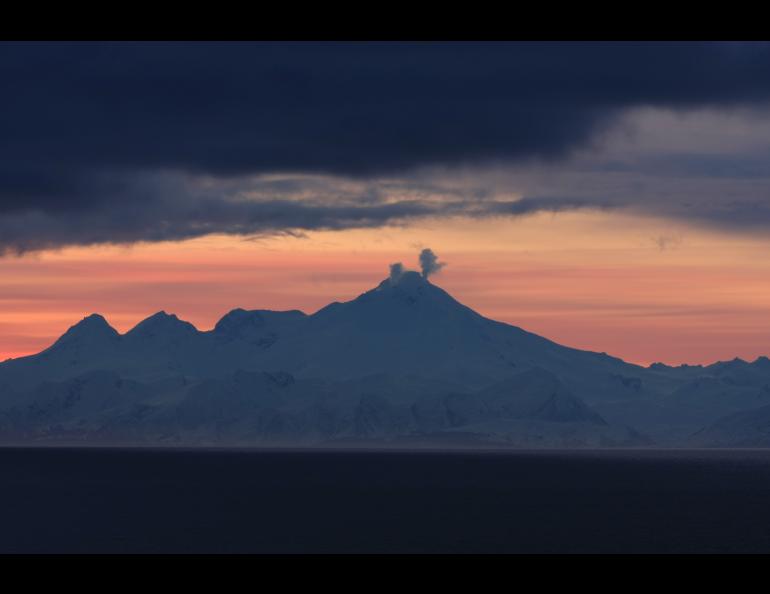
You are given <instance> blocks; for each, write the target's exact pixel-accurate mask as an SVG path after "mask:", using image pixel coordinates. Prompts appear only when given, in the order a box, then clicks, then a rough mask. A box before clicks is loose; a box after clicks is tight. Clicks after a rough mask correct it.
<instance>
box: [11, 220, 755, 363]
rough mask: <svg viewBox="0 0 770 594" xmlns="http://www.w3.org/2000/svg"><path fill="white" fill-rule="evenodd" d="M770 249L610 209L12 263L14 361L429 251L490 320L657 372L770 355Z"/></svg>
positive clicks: (373, 273)
mask: <svg viewBox="0 0 770 594" xmlns="http://www.w3.org/2000/svg"><path fill="white" fill-rule="evenodd" d="M768 243H770V241H768V240H766V239H761V238H751V237H746V236H741V237H736V236H730V235H719V234H716V233H706V232H703V231H697V230H694V229H690V228H688V227H685V226H678V227H672V223H670V222H664V221H658V220H654V219H644V218H639V217H631V216H628V217H622V216H619V215H617V214H609V213H568V214H560V215H556V216H554V215H550V214H541V215H536V216H531V217H526V218H521V219H498V220H491V221H490V220H485V221H469V220H467V219H465V220H460V219H456V220H449V221H447V220H442V221H429V222H424V223H421V224H414V225H410V226H409V227H404V228H395V227H391V228H385V229H379V230H361V231H344V232H319V233H310V234H308V235H307V236H305V237H301V238H294V237H278V238H270V239H261V240H256V241H247V240H244V239H241V238H229V237H208V238H204V239H199V240H194V241H188V242H183V243H174V244H154V245H141V246H134V247H130V248H116V247H104V246H102V247H93V248H73V249H67V250H64V251H61V252H47V253H40V254H34V255H28V256H24V257H22V258H15V257H7V258H4V259H0V360H3V359H5V358H7V357H16V356H20V355H24V354H29V353H34V352H37V351H39V350H41V349H43V348H45V347H46V346H48V345H50V344H51V343H52V342H53V341H54V340H55V339H56V338H57V337H58V336H59V335H60V334H62V333H63V332H64V331H66V329H67V328H68V327H69V326H71V325H72V324H74V323H76V322H77V321H79V320H80V319H81V318H82V317H84V316H85V315H87V314H90V313H92V312H99V313H101V314H103V315H104V316H105V317H107V319H108V320H109V321H110V323H111V324H112V325H113V326H114V327H115V328H117V329H118V330H119V331H121V332H125V331H126V330H128V329H130V328H131V327H132V326H133V325H134V324H136V323H137V322H139V321H140V320H142V319H143V318H145V317H147V316H148V315H150V314H152V313H154V312H156V311H158V310H161V309H164V310H166V311H168V312H169V313H176V314H177V315H179V317H181V318H183V319H186V320H188V321H190V322H192V323H193V324H195V325H196V326H197V327H198V328H200V329H210V328H211V327H212V326H213V325H214V324H215V323H216V321H217V319H219V317H221V316H222V315H223V314H224V313H226V312H227V311H229V310H230V309H232V308H235V307H244V308H265V309H293V308H297V309H302V310H304V311H306V312H313V311H315V310H317V309H318V308H320V307H322V306H324V305H326V304H327V303H329V302H331V301H343V300H348V299H352V298H354V297H356V296H357V295H358V294H360V293H362V292H364V291H365V290H368V289H369V288H371V287H373V286H374V285H376V283H378V282H379V281H380V280H382V279H383V278H385V276H386V275H387V266H388V264H389V263H391V262H394V261H398V260H401V261H403V262H404V264H406V265H407V266H408V267H416V256H417V253H418V251H419V249H421V248H422V247H430V248H432V249H433V250H434V251H435V252H436V253H437V254H438V255H439V257H440V258H441V259H442V260H444V261H446V262H447V263H448V265H447V267H446V268H445V269H444V270H443V271H442V272H441V273H440V274H438V275H437V276H436V277H434V278H433V282H435V283H436V284H438V285H440V286H441V287H443V288H445V289H446V290H447V291H449V292H450V293H451V294H452V295H453V296H454V297H455V298H457V299H458V300H460V301H461V302H463V303H465V304H466V305H469V306H470V307H472V308H474V309H475V310H476V311H478V312H479V313H481V314H483V315H485V316H488V317H491V318H494V319H498V320H502V321H505V322H509V323H512V324H515V325H518V326H521V327H523V328H525V329H527V330H530V331H532V332H536V333H538V334H541V335H543V336H546V337H548V338H551V339H553V340H555V341H557V342H560V343H562V344H566V345H569V346H574V347H579V348H585V349H591V350H596V351H605V352H608V353H610V354H613V355H616V356H619V357H622V358H624V359H626V360H629V361H633V362H638V363H643V364H648V363H651V362H654V361H664V362H667V363H672V364H678V363H682V362H689V363H708V362H713V361H715V360H719V359H731V358H733V357H735V356H740V357H743V358H748V359H753V358H755V357H757V356H758V355H761V354H770V340H769V338H770V274H768V273H769V272H770V270H768V269H770V263H768V262H767V261H766V259H764V258H760V257H757V254H762V253H765V251H766V249H767V248H768V245H766V244H768Z"/></svg>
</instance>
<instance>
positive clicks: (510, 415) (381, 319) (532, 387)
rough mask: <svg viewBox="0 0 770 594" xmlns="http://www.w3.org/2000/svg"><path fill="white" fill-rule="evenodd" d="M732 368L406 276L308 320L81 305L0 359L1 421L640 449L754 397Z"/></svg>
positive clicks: (13, 435) (308, 438)
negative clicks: (207, 324)
mask: <svg viewBox="0 0 770 594" xmlns="http://www.w3.org/2000/svg"><path fill="white" fill-rule="evenodd" d="M741 363H744V364H743V365H741ZM741 363H736V362H731V363H725V364H717V365H715V366H709V367H702V368H701V367H697V368H696V367H691V368H670V367H667V366H663V365H653V366H651V367H650V368H643V367H640V366H637V365H632V364H628V363H625V362H624V361H622V360H620V359H617V358H614V357H610V356H609V355H607V354H604V353H594V352H588V351H582V350H577V349H572V348H568V347H565V346H562V345H559V344H556V343H554V342H552V341H550V340H547V339H545V338H542V337H540V336H537V335H535V334H532V333H529V332H526V331H525V330H522V329H521V328H518V327H515V326H511V325H508V324H504V323H500V322H496V321H494V320H490V319H488V318H485V317H483V316H481V315H479V314H478V313H476V312H474V311H473V310H471V309H470V308H468V307H466V306H464V305H462V304H461V303H459V302H457V301H456V300H455V299H454V298H452V297H451V296H450V295H449V294H448V293H446V292H445V291H443V290H442V289H441V288H439V287H438V286H436V285H434V284H433V283H431V282H429V281H428V280H427V279H425V278H423V277H422V276H421V275H420V274H418V273H416V272H404V273H402V274H400V275H399V276H397V277H392V278H387V279H385V280H384V281H382V282H381V283H380V284H379V285H378V286H377V287H375V288H374V289H372V290H370V291H367V292H366V293H363V294H362V295H360V296H359V297H358V298H356V299H354V300H352V301H349V302H346V303H332V304H330V305H328V306H326V307H324V308H323V309H321V310H320V311H318V312H316V313H314V314H312V315H306V314H304V313H302V312H299V311H288V312H275V311H268V310H251V311H248V310H244V309H236V310H233V311H231V312H230V313H228V314H227V315H225V316H224V317H223V318H222V319H221V320H220V321H219V322H218V323H217V324H216V326H215V327H214V329H213V330H211V331H207V332H201V331H198V330H197V329H196V328H195V327H194V326H193V325H192V324H190V323H188V322H185V321H182V320H180V319H178V318H177V317H176V316H174V315H169V314H167V313H165V312H159V313H157V314H155V315H153V316H150V317H149V318H147V319H146V320H144V321H142V322H141V323H139V324H138V325H137V326H136V327H134V328H133V329H131V330H130V331H129V332H127V333H125V334H123V335H121V334H119V333H118V332H116V331H115V330H114V329H113V328H111V327H110V326H109V324H108V323H107V321H106V320H105V319H104V318H103V317H101V316H99V315H97V314H94V315H91V316H88V317H86V318H85V319H83V320H82V321H81V322H79V323H78V324H76V325H75V326H73V327H72V328H70V329H69V330H68V331H67V332H66V333H65V334H64V335H63V336H62V337H61V338H59V340H57V341H56V342H55V343H54V344H53V345H52V346H51V347H49V348H48V349H46V350H44V351H42V352H41V353H39V354H37V355H32V356H29V357H22V358H19V359H15V360H10V361H7V362H5V363H2V364H0V432H2V435H3V436H4V438H5V439H6V440H8V439H15V440H26V439H92V440H122V441H141V442H147V441H149V442H155V441H159V440H160V441H171V442H184V443H188V442H191V443H322V442H358V441H362V440H363V441H369V442H371V440H379V441H383V440H384V441H391V442H392V441H398V440H408V441H411V442H415V441H421V440H422V441H427V442H436V441H438V442H446V441H457V442H463V441H465V442H475V441H494V442H504V443H508V444H513V445H522V446H563V447H566V446H600V445H643V444H646V443H650V439H649V437H648V436H649V435H653V436H654V437H655V439H657V440H663V441H664V442H667V443H668V442H670V443H673V442H675V441H676V440H678V439H684V438H686V437H687V436H689V435H690V434H691V433H693V432H695V431H697V430H698V429H700V428H701V427H702V426H703V425H705V424H708V423H710V422H713V421H715V420H716V419H718V418H719V417H721V416H724V415H725V414H728V413H731V412H735V411H738V410H744V409H746V408H752V407H756V406H757V402H758V401H757V398H759V399H760V400H761V399H762V398H763V396H762V394H763V393H764V392H761V391H760V395H759V396H757V394H756V392H757V386H760V387H761V385H763V384H762V383H763V382H770V361H768V360H766V359H763V360H761V361H760V360H758V361H757V362H755V363H752V364H749V363H745V362H741ZM768 394H770V391H768ZM761 403H763V402H761ZM768 403H770V401H769V402H768Z"/></svg>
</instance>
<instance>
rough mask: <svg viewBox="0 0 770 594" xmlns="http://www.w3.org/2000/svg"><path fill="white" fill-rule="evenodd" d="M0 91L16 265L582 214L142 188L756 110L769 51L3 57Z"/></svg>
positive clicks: (528, 144)
mask: <svg viewBox="0 0 770 594" xmlns="http://www.w3.org/2000/svg"><path fill="white" fill-rule="evenodd" d="M0 80H2V88H3V92H2V93H1V94H0V249H4V250H6V251H8V250H10V251H16V250H25V249H39V248H40V247H49V246H58V245H68V244H72V243H74V244H90V243H101V242H114V243H123V242H132V241H143V240H146V241H153V240H156V239H180V238H185V237H194V236H198V235H202V234H205V233H208V232H224V233H245V234H250V233H259V232H267V231H282V230H291V229H295V230H302V229H317V228H330V229H336V228H346V227H349V226H375V225H379V224H383V223H386V222H391V221H394V220H404V219H408V218H410V217H415V216H428V215H431V214H454V213H456V212H463V213H465V214H470V215H476V216H492V215H496V214H497V215H501V216H508V215H518V214H525V213H526V212H530V211H531V209H532V208H534V209H535V210H537V209H540V208H545V209H548V210H553V211H558V210H564V209H567V208H574V207H580V206H582V205H585V201H582V200H578V201H575V200H570V199H562V200H551V201H550V202H548V203H546V202H543V201H538V202H537V204H532V205H531V204H530V203H528V202H527V201H514V202H511V201H509V202H506V203H500V202H490V204H483V203H484V202H485V196H484V191H483V190H480V191H478V192H477V194H476V195H475V196H473V197H472V198H473V199H475V200H476V202H478V205H474V203H472V202H464V201H462V200H461V202H462V205H461V206H458V204H444V205H436V204H434V203H432V202H431V201H429V200H420V199H418V200H416V201H411V200H410V201H401V202H398V203H392V202H387V201H383V199H382V196H381V195H379V194H378V193H377V192H373V193H361V194H360V195H359V198H358V201H357V202H346V203H345V204H338V203H337V202H336V200H335V199H334V197H333V196H332V197H331V198H330V197H329V196H328V195H326V194H323V193H320V194H318V193H316V194H315V195H314V197H312V198H310V199H307V201H302V200H299V201H298V200H285V199H282V198H281V194H283V193H286V192H289V193H293V192H295V191H296V190H297V187H300V186H301V187H304V188H306V189H307V186H306V185H304V182H297V181H292V180H288V179H285V180H281V181H277V182H275V187H274V188H273V191H274V192H275V195H276V196H275V198H274V199H273V200H259V201H253V202H249V201H237V200H230V199H228V198H227V197H222V196H216V195H214V194H211V195H209V196H207V197H206V198H205V199H201V198H200V197H199V195H198V194H197V193H196V192H195V191H191V190H189V189H186V188H183V187H180V186H179V185H176V186H174V187H172V188H168V191H167V192H159V191H158V188H157V185H156V184H150V186H149V187H146V188H145V187H143V186H142V183H143V182H142V180H144V179H146V178H148V176H149V177H152V176H153V175H155V174H158V173H165V172H175V173H177V174H180V175H187V176H190V177H193V178H201V177H205V176H212V177H214V178H215V179H217V180H219V181H220V182H221V184H222V185H225V184H226V183H231V182H232V183H235V182H233V180H236V181H237V180H238V179H240V178H242V177H248V176H252V175H256V174H264V173H270V172H297V173H302V174H305V173H325V174H331V175H335V176H346V177H349V178H357V179H367V178H373V177H377V176H382V175H393V174H395V173H398V172H405V171H410V170H414V169H415V168H419V167H422V166H435V165H439V166H459V165H467V164H481V163H496V162H505V163H508V162H513V161H517V162H524V161H527V160H530V159H553V158H558V157H563V156H565V155H568V154H570V153H571V151H573V150H574V149H576V148H578V147H581V146H585V145H586V143H588V142H590V141H591V140H592V139H595V138H596V137H597V134H599V133H600V132H602V131H604V130H606V129H607V128H608V127H609V126H611V125H612V124H613V123H614V122H615V121H616V120H617V118H618V117H619V116H620V115H621V114H623V113H625V111H626V110H628V109H630V108H634V107H639V106H659V107H667V108H677V109H679V108H681V109H686V108H697V107H741V106H753V105H761V104H764V103H765V102H767V101H768V99H770V45H768V44H732V43H730V44H712V43H539V44H538V43H507V44H506V43H472V44H471V43H457V44H437V43H413V44H405V43H394V44H387V43H364V44H350V43H295V44H285V43H282V44H275V43H111V44H103V43H98V44H97V43H2V44H0ZM701 161H702V160H700V161H697V162H695V161H693V162H682V163H680V165H679V166H680V167H688V168H699V167H701ZM705 165H706V166H708V163H706V164H705ZM736 167H738V169H736ZM739 167H740V166H739V165H735V166H732V165H731V166H730V167H728V168H727V169H725V171H724V172H723V173H722V175H725V176H729V175H732V174H734V173H735V172H738V173H740V172H741V170H740V169H739ZM753 167H754V169H757V168H760V172H761V173H764V169H761V166H760V165H757V166H753ZM707 168H708V167H707ZM172 194H173V195H172ZM303 200H305V199H304V198H303ZM587 203H588V204H589V205H595V204H596V203H595V202H593V201H592V200H588V201H587Z"/></svg>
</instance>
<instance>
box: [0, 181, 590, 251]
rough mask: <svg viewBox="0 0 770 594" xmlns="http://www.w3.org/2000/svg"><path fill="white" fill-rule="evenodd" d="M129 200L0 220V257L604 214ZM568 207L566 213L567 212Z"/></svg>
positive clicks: (549, 206)
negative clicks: (430, 221) (443, 221)
mask: <svg viewBox="0 0 770 594" xmlns="http://www.w3.org/2000/svg"><path fill="white" fill-rule="evenodd" d="M124 195H125V196H126V197H131V196H134V195H143V200H144V203H143V204H142V205H141V206H140V207H139V206H137V204H136V203H135V202H134V201H133V200H130V199H124V200H117V201H116V202H115V203H114V204H102V205H100V206H99V207H97V208H91V209H87V210H83V211H70V212H46V211H27V212H17V213H8V214H6V215H5V216H2V217H0V255H7V254H22V253H25V252H28V251H36V250H43V249H56V248H60V247H64V246H71V245H94V244H118V245H119V244H131V243H136V242H153V241H171V240H185V239H192V238H195V237H201V236H204V235H209V234H228V235H242V236H260V235H268V234H276V233H289V234H301V233H302V232H303V231H313V230H341V229H350V228H372V227H380V226H383V225H388V224H401V223H404V222H406V221H409V220H414V219H419V218H426V217H451V216H466V217H497V216H501V215H503V216H524V215H527V214H532V213H536V212H540V211H547V212H558V211H560V210H564V209H565V208H570V209H572V208H581V207H582V208H604V207H605V205H604V204H603V203H602V202H601V201H591V200H588V199H582V200H580V201H579V203H578V201H569V202H568V203H565V202H564V201H561V200H557V199H551V198H541V199H536V198H525V199H521V200H512V201H488V202H479V201H477V200H461V199H453V200H450V201H438V200H432V199H426V200H399V201H388V202H382V201H380V202H374V203H372V202H368V201H366V200H364V201H361V202H357V201H355V200H353V199H351V198H350V197H349V196H345V197H344V198H341V199H336V200H330V199H328V198H327V200H325V201H319V200H317V199H316V200H314V199H302V200H301V199H291V198H284V199H265V198H259V199H255V200H250V199H245V198H243V197H239V198H233V197H228V198H222V197H221V196H219V195H214V196H212V195H209V194H206V193H202V194H201V193H198V191H196V190H192V189H190V188H186V187H182V188H181V189H180V188H179V187H176V186H175V185H174V183H172V182H170V181H168V180H164V181H163V183H159V182H158V181H157V180H155V185H153V184H152V183H149V182H147V183H145V184H143V185H142V184H140V185H138V186H137V185H136V184H134V185H130V186H129V187H128V188H127V189H126V190H125V194H124ZM566 204H569V206H566Z"/></svg>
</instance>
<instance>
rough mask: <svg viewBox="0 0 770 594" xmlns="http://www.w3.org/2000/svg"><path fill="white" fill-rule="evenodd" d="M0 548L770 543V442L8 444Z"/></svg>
mask: <svg viewBox="0 0 770 594" xmlns="http://www.w3.org/2000/svg"><path fill="white" fill-rule="evenodd" d="M0 552H3V553H38V552H39V553H52V552H53V553H56V552H63V553H83V552H87V553H116V552H130V553H156V552H160V553H199V552H205V553H243V552H257V553H337V552H340V553H373V552H374V553H379V552H398V553H423V552H427V553H442V552H445V553H456V552H472V553H486V552H495V553H501V552H512V553H571V552H579V553H585V552H603V553H613V552H617V553H628V552H664V553H667V552H770V451H750V450H749V451H747V450H743V451H650V450H647V451H572V452H563V451H550V452H504V451H490V452H482V451H473V452H457V451H452V452H428V451H417V452H414V451H413V452H409V451H337V450H334V451H331V450H321V451H307V450H304V451H303V450H231V449H228V450H225V449H221V450H214V449H206V450H204V449H201V450H193V449H187V450H185V449H128V448H69V447H68V448H0Z"/></svg>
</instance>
